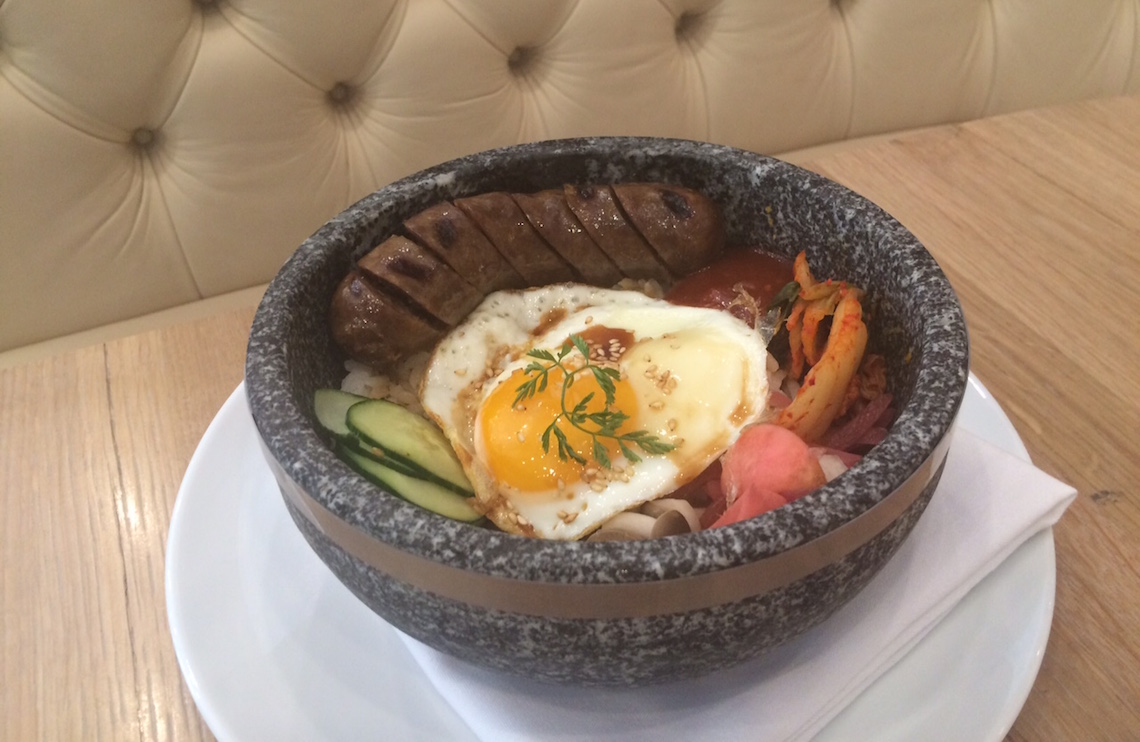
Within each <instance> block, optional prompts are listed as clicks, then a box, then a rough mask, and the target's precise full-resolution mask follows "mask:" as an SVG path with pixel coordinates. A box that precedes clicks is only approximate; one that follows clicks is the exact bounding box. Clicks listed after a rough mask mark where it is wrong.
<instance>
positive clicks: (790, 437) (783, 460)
mask: <svg viewBox="0 0 1140 742" xmlns="http://www.w3.org/2000/svg"><path fill="white" fill-rule="evenodd" d="M826 482H827V478H826V477H825V476H824V473H823V469H822V468H820V465H819V459H818V458H817V456H816V454H815V453H813V452H812V450H811V449H810V448H809V447H808V445H807V444H806V443H804V442H803V440H801V439H800V437H799V436H797V435H796V434H795V433H793V432H791V431H790V430H787V429H786V428H782V427H780V426H778V425H770V424H761V425H753V426H751V427H748V428H746V429H745V430H744V432H743V433H741V435H740V438H738V439H737V441H736V443H734V444H733V445H732V446H731V447H730V448H729V449H728V450H727V451H726V452H725V454H724V456H723V457H721V475H720V484H721V490H722V492H723V493H724V497H725V502H726V504H727V507H726V508H725V511H724V513H723V514H722V515H721V516H720V517H719V518H717V520H716V521H715V522H714V523H713V527H714V528H715V527H717V526H724V525H729V524H731V523H736V522H737V521H740V520H744V519H746V518H751V517H754V516H756V515H760V514H762V513H766V512H768V511H769V510H773V509H775V508H777V507H780V506H781V505H786V504H787V503H789V502H791V501H792V500H795V499H796V498H798V497H801V496H803V495H804V494H806V493H808V492H811V491H812V490H814V489H816V488H817V487H821V486H823V485H824V484H826Z"/></svg>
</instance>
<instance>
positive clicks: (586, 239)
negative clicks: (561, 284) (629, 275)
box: [511, 190, 624, 286]
mask: <svg viewBox="0 0 1140 742" xmlns="http://www.w3.org/2000/svg"><path fill="white" fill-rule="evenodd" d="M511 196H512V197H513V198H514V199H515V203H517V204H518V205H519V208H521V209H522V211H523V214H525V215H526V218H527V220H528V221H529V222H530V224H531V226H532V227H534V229H535V231H536V232H538V234H539V235H540V236H541V237H542V238H543V239H544V240H546V241H547V242H548V243H550V246H551V247H553V248H554V250H555V252H557V253H558V254H559V255H561V256H562V258H563V260H565V261H566V262H567V263H569V264H570V265H573V266H574V267H576V268H577V269H578V272H579V273H581V274H582V279H583V280H584V281H585V282H586V283H589V284H593V285H595V286H613V285H614V284H616V283H617V282H618V281H620V280H621V279H622V278H624V276H623V275H622V273H621V271H620V270H618V267H617V266H616V265H614V261H612V260H610V258H609V256H608V255H606V254H605V253H604V252H603V251H602V249H601V248H600V247H598V243H596V242H594V239H593V238H592V237H590V235H589V234H588V233H587V232H586V229H585V228H584V227H583V226H582V223H581V222H579V221H578V218H577V217H576V216H574V212H572V211H571V210H570V207H569V206H567V205H566V197H565V196H564V195H563V193H562V191H561V190H548V191H539V192H538V193H512V194H511Z"/></svg>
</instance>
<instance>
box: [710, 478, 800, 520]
mask: <svg viewBox="0 0 1140 742" xmlns="http://www.w3.org/2000/svg"><path fill="white" fill-rule="evenodd" d="M787 504H788V501H787V500H785V499H784V498H783V497H780V496H779V495H778V494H776V493H775V492H772V491H771V490H765V489H758V488H756V487H749V488H748V490H747V491H746V492H744V493H743V494H741V495H740V496H739V497H737V498H736V502H734V503H732V504H731V505H729V506H728V507H727V508H726V509H725V511H724V512H723V513H721V516H720V517H719V518H717V519H716V520H715V521H713V524H712V525H711V526H709V528H720V527H721V526H728V525H732V524H733V523H739V522H740V521H742V520H748V519H749V518H754V517H756V516H757V515H763V514H764V513H766V512H768V511H769V510H775V509H776V508H778V507H780V506H782V505H787Z"/></svg>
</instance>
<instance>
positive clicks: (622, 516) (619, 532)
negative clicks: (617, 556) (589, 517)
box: [587, 510, 657, 541]
mask: <svg viewBox="0 0 1140 742" xmlns="http://www.w3.org/2000/svg"><path fill="white" fill-rule="evenodd" d="M656 522H657V519H656V518H654V517H653V516H651V515H645V514H644V513H635V512H633V511H631V510H627V511H625V512H624V513H618V514H617V515H615V516H614V517H612V518H610V519H609V520H607V521H606V522H605V523H603V524H602V527H601V528H599V529H598V530H596V531H594V532H593V533H592V534H590V536H589V538H588V539H587V540H589V541H639V540H642V539H647V538H653V526H654V524H655V523H656Z"/></svg>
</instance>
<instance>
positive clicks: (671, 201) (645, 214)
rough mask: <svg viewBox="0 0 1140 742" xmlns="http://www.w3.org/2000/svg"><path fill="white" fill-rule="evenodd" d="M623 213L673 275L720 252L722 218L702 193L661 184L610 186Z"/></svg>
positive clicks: (695, 267)
mask: <svg viewBox="0 0 1140 742" xmlns="http://www.w3.org/2000/svg"><path fill="white" fill-rule="evenodd" d="M613 190H614V195H615V196H617V199H618V202H619V203H620V204H621V207H622V209H623V210H624V211H625V215H626V216H627V217H628V218H629V221H630V223H632V224H633V226H634V227H635V228H636V229H637V231H638V232H640V233H641V236H642V237H644V238H645V241H646V242H648V243H649V245H650V246H651V247H652V248H653V249H654V250H655V251H656V252H657V255H658V257H660V258H661V260H662V262H664V263H665V265H667V266H668V267H669V270H670V271H671V272H672V273H673V274H674V275H677V276H687V275H688V274H690V273H692V272H693V271H696V270H698V269H700V268H703V267H704V266H706V265H708V264H709V263H710V262H712V261H713V260H714V259H715V258H717V257H718V256H719V255H720V254H721V253H722V252H723V251H724V220H723V218H722V217H721V213H720V209H719V208H718V207H717V205H716V204H715V203H714V202H713V201H712V200H710V199H709V198H708V197H706V196H705V195H703V194H701V193H698V192H696V191H694V190H692V189H689V188H682V187H680V186H674V185H667V184H665V183H617V184H615V185H614V186H613Z"/></svg>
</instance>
